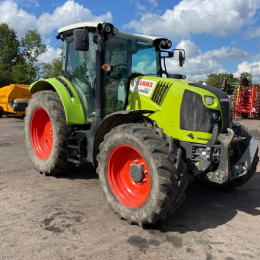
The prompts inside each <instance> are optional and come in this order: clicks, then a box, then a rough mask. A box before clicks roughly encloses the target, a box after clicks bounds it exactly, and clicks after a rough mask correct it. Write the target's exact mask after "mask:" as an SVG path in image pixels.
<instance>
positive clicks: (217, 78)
mask: <svg viewBox="0 0 260 260" xmlns="http://www.w3.org/2000/svg"><path fill="white" fill-rule="evenodd" d="M225 78H226V79H227V82H228V83H229V84H230V83H235V82H237V78H235V77H234V75H233V74H232V73H217V74H216V73H212V74H209V75H208V76H207V80H206V83H207V85H211V86H214V87H216V88H221V85H222V82H223V80H224V79H225Z"/></svg>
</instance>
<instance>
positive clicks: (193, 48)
mask: <svg viewBox="0 0 260 260" xmlns="http://www.w3.org/2000/svg"><path fill="white" fill-rule="evenodd" d="M176 48H178V49H184V50H185V51H186V61H185V64H184V66H183V67H182V68H180V67H179V61H178V58H177V57H178V55H176V54H177V52H176V54H175V56H176V57H175V58H174V59H170V60H167V69H168V71H169V72H170V73H180V74H185V75H187V77H188V79H191V80H204V79H206V77H207V74H210V73H223V72H225V70H224V69H223V67H222V65H221V64H220V63H219V62H221V61H226V60H237V59H247V58H250V57H251V55H250V54H248V53H247V52H244V51H242V50H239V49H236V48H230V47H222V48H221V49H218V50H211V51H208V52H204V53H203V52H202V51H201V50H200V49H199V47H198V46H197V45H196V44H195V43H194V42H192V41H190V40H182V41H181V42H180V43H179V44H178V45H177V46H176Z"/></svg>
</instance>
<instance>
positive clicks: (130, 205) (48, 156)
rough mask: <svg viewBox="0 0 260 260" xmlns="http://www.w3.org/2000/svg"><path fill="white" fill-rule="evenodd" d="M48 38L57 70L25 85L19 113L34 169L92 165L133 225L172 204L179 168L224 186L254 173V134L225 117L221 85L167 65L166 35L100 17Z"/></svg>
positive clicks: (179, 193) (181, 194)
mask: <svg viewBox="0 0 260 260" xmlns="http://www.w3.org/2000/svg"><path fill="white" fill-rule="evenodd" d="M56 38H57V39H60V40H62V41H63V65H62V74H61V76H58V77H57V78H51V79H44V80H39V81H37V82H35V83H33V84H32V85H31V86H30V92H31V93H32V99H31V100H30V101H29V105H28V107H27V109H26V117H25V140H26V146H27V150H28V154H29V157H30V159H31V161H32V162H33V164H34V166H35V168H36V169H37V170H38V171H39V172H41V173H44V174H45V175H52V176H56V175H58V174H61V173H63V172H65V171H67V170H69V169H70V168H71V167H73V165H81V164H84V163H85V162H91V163H92V164H93V165H94V167H96V171H97V173H98V175H99V179H100V183H101V186H102V189H103V191H104V194H105V197H106V199H107V201H108V203H109V206H110V208H111V209H112V210H113V211H114V212H115V213H116V214H118V215H119V217H121V218H122V219H125V220H127V221H128V222H129V223H131V224H138V225H140V226H143V225H146V224H155V223H156V222H159V221H162V220H164V219H166V218H167V216H169V215H170V214H172V213H173V212H174V211H175V210H176V209H177V208H178V207H179V206H180V205H181V203H182V202H183V200H184V198H185V190H186V188H187V185H188V179H187V174H188V173H189V174H191V175H192V176H194V178H195V179H196V180H198V181H200V182H203V183H204V184H205V185H210V186H216V187H225V188H227V189H232V188H234V187H237V186H240V185H242V184H244V183H245V182H247V181H248V180H249V179H250V178H251V177H252V175H253V174H254V173H255V171H256V167H257V163H258V160H259V158H258V140H256V139H255V138H254V137H252V136H251V135H250V134H249V132H248V131H247V129H245V128H244V127H242V126H240V125H239V124H237V123H234V122H231V117H230V116H231V115H230V104H229V99H228V96H227V95H226V94H225V93H224V92H223V91H221V90H219V89H217V88H215V87H212V86H207V85H202V84H198V83H192V82H188V81H185V80H183V76H182V75H179V74H171V73H169V72H168V71H167V62H165V61H166V59H171V58H173V57H174V55H175V54H176V53H177V56H179V57H178V58H179V65H180V66H183V64H184V61H185V51H184V50H180V49H172V42H171V41H170V40H168V39H166V38H160V37H151V36H145V35H135V34H128V33H124V32H119V31H118V29H117V28H115V27H114V26H113V25H112V24H111V23H106V22H82V23H77V24H72V25H69V26H66V27H63V28H61V29H59V30H58V34H57V36H56ZM68 172H69V171H68Z"/></svg>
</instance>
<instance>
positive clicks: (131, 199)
mask: <svg viewBox="0 0 260 260" xmlns="http://www.w3.org/2000/svg"><path fill="white" fill-rule="evenodd" d="M131 164H139V165H142V167H143V177H142V180H141V181H139V182H135V181H133V179H132V177H131V175H130V167H131ZM107 177H108V182H109V185H110V188H111V190H112V192H113V194H114V195H115V197H116V198H117V199H118V200H119V201H120V202H121V203H122V204H123V205H125V206H127V207H130V208H137V207H140V206H141V205H143V204H144V203H145V201H146V199H147V198H148V195H149V192H150V174H149V170H148V167H147V164H146V162H145V160H144V158H143V157H142V155H141V154H140V153H139V152H138V151H137V150H136V149H135V148H133V147H132V146H130V145H120V146H117V147H116V148H115V149H114V150H113V151H112V152H111V154H110V156H109V159H108V163H107Z"/></svg>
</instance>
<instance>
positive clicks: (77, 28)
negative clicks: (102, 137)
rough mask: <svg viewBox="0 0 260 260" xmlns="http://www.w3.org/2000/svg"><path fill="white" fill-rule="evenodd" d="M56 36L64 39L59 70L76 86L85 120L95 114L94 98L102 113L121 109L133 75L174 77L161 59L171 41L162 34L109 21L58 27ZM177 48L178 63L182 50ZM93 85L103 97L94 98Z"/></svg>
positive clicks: (88, 119) (168, 52)
mask: <svg viewBox="0 0 260 260" xmlns="http://www.w3.org/2000/svg"><path fill="white" fill-rule="evenodd" d="M56 37H57V38H58V39H62V40H63V42H64V45H63V46H64V49H63V53H64V55H63V67H62V73H63V75H64V76H65V77H67V78H68V79H69V80H70V81H71V82H72V84H73V85H74V86H75V87H76V89H77V91H78V93H79V96H80V97H81V101H82V103H83V104H84V105H83V109H84V113H85V116H86V119H87V121H89V122H92V121H93V118H94V116H95V101H97V102H100V103H102V104H104V105H103V106H104V109H103V116H107V115H109V114H111V113H113V112H116V111H121V110H124V109H125V108H126V105H127V101H128V93H129V84H130V81H131V80H132V79H133V78H136V77H137V76H148V75H149V76H153V77H163V76H164V77H175V78H176V74H169V73H168V72H167V69H166V64H165V59H166V58H171V57H173V56H174V50H173V51H167V50H166V49H169V48H171V47H172V42H171V41H170V40H167V39H165V38H157V37H151V36H143V35H133V34H128V33H124V32H118V30H117V29H116V28H114V26H113V25H112V24H109V23H98V22H97V23H94V22H86V23H78V24H73V25H70V26H67V27H64V28H61V29H60V30H59V33H58V35H57V36H56ZM179 51H180V54H179V61H180V65H181V66H182V65H183V62H184V60H185V58H184V55H183V54H185V52H184V50H179ZM101 61H102V62H101ZM162 61H163V62H162ZM163 65H164V67H162V66H163ZM180 77H181V75H177V78H180ZM97 88H100V89H101V91H102V92H103V93H102V96H103V100H100V101H98V100H97V99H96V100H95V95H96V89H97Z"/></svg>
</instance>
